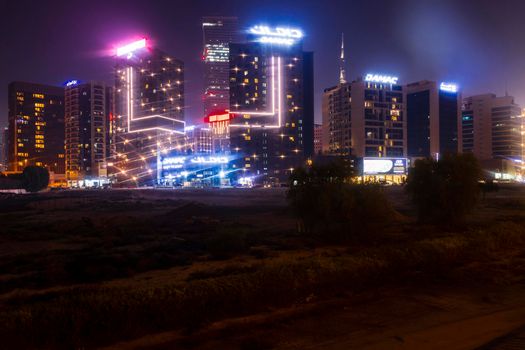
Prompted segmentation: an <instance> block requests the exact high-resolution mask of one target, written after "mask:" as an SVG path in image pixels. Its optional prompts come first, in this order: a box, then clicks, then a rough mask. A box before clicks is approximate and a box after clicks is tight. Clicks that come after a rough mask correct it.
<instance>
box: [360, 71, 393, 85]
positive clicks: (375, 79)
mask: <svg viewBox="0 0 525 350" xmlns="http://www.w3.org/2000/svg"><path fill="white" fill-rule="evenodd" d="M397 80H398V77H395V76H391V75H381V74H371V73H369V74H367V75H366V76H365V81H368V82H371V83H382V84H397Z"/></svg>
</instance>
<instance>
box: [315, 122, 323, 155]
mask: <svg viewBox="0 0 525 350" xmlns="http://www.w3.org/2000/svg"><path fill="white" fill-rule="evenodd" d="M322 151H323V125H322V124H315V125H314V154H319V153H321V152H322Z"/></svg>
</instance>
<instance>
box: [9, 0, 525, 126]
mask: <svg viewBox="0 0 525 350" xmlns="http://www.w3.org/2000/svg"><path fill="white" fill-rule="evenodd" d="M119 4H120V5H119ZM125 4H126V6H125V7H124V6H123V5H124V3H120V2H110V3H107V2H104V3H101V2H97V3H93V4H92V5H80V4H70V3H67V2H63V1H53V2H50V3H49V4H48V8H47V9H48V10H50V11H46V13H47V15H46V17H45V18H44V17H40V16H38V13H37V9H36V8H32V7H31V6H30V5H29V3H24V2H23V1H22V2H17V3H16V4H15V3H9V4H7V3H6V4H5V7H6V10H5V11H2V12H3V13H4V14H7V13H9V14H10V16H9V17H8V18H2V25H3V26H4V28H5V29H4V32H5V33H8V35H7V39H6V40H5V44H4V45H5V50H3V52H4V55H3V59H2V72H3V74H2V75H1V78H0V79H1V80H0V84H1V85H2V86H3V89H4V93H2V94H0V126H5V125H6V122H7V84H8V83H9V82H11V81H29V82H35V83H42V84H51V85H57V86H60V85H61V84H63V83H64V82H65V81H67V80H69V79H80V80H82V81H89V80H103V81H106V82H109V83H111V80H112V79H111V78H112V74H111V68H112V62H113V58H112V57H111V49H112V48H113V47H114V46H116V45H117V44H118V43H120V42H122V41H126V40H127V39H129V38H131V37H133V36H136V35H141V36H142V35H144V36H146V37H148V39H150V40H151V41H152V42H153V44H154V45H155V46H157V47H159V48H161V49H163V50H164V51H166V52H168V53H169V54H171V55H174V56H176V57H178V58H180V59H182V60H183V61H184V62H185V64H186V66H187V74H186V86H187V89H186V91H187V103H186V106H185V107H186V115H187V116H188V120H189V121H193V122H201V121H202V117H203V115H202V93H203V90H204V77H203V76H204V65H203V64H202V61H201V57H200V56H201V53H202V52H201V51H202V31H201V24H202V23H201V21H202V17H203V16H209V15H220V16H236V17H238V18H239V27H240V28H243V29H246V28H247V27H248V26H250V25H254V24H260V23H269V24H272V25H283V24H284V25H291V26H295V27H299V28H301V29H302V30H303V32H304V33H305V38H304V43H305V44H304V47H305V49H306V50H311V51H314V54H315V70H314V71H315V119H316V121H317V122H319V121H320V120H321V95H322V91H323V89H324V88H326V87H329V86H333V85H335V84H336V83H337V81H338V68H337V67H338V60H339V47H340V36H341V33H342V32H344V33H345V50H346V56H347V57H346V76H347V79H348V80H349V81H351V80H353V79H355V78H356V77H358V76H361V75H364V74H366V73H367V72H370V71H373V72H379V73H389V74H394V75H397V76H399V77H400V83H401V84H407V83H411V82H414V81H418V80H422V79H428V80H437V81H453V82H456V83H458V84H459V86H460V88H461V89H462V90H463V96H464V97H467V96H470V95H474V94H481V93H495V94H496V95H504V94H505V92H506V91H508V93H509V94H510V95H513V96H515V97H516V101H517V103H521V104H523V103H524V102H525V79H519V77H522V76H525V65H524V64H523V62H521V61H520V59H519V58H520V57H523V53H524V50H525V47H523V46H520V45H519V43H520V42H522V41H520V40H519V39H520V37H523V35H524V34H523V33H525V30H523V29H524V28H523V27H524V26H525V24H524V23H523V22H522V21H521V22H520V21H519V20H518V19H519V13H520V11H519V9H520V8H523V6H524V5H523V4H521V3H520V2H519V1H514V0H507V1H503V2H499V3H498V4H495V3H494V2H490V1H476V2H474V1H470V0H469V1H461V2H460V3H456V2H453V1H442V2H439V4H438V3H434V4H432V5H430V6H423V5H420V4H419V3H418V2H416V1H401V2H398V3H396V4H395V5H394V4H390V3H388V2H387V1H380V2H375V3H374V4H365V3H359V2H352V3H349V4H346V3H344V2H338V1H332V2H330V3H329V5H330V6H326V5H325V6H322V5H320V4H318V3H315V2H297V1H288V2H279V3H278V2H273V1H267V2H265V3H264V4H257V5H253V4H248V3H242V2H237V1H232V2H229V3H228V4H221V5H217V4H214V3H212V2H209V1H202V2H200V3H198V4H195V5H192V6H187V7H186V8H182V9H181V6H180V5H179V6H177V5H176V4H172V3H163V2H160V1H159V2H155V3H154V4H153V5H150V4H142V3H140V2H138V1H136V2H134V1H132V2H126V3H125ZM472 5H474V6H476V7H478V8H480V9H483V10H484V11H477V12H475V13H474V12H471V11H470V10H469V9H470V6H472ZM22 8H23V9H24V10H23V11H22V10H21V9H22ZM175 8H176V9H177V10H178V11H171V10H172V9H175ZM95 9H97V11H94V10H95ZM321 9H323V12H321V11H320V10H321ZM165 10H166V11H165ZM78 13H82V17H81V18H77V14H78ZM318 13H323V15H322V16H318ZM340 13H342V14H340ZM166 14H169V16H168V15H166ZM345 14H348V15H345ZM363 14H364V16H363ZM22 15H23V16H24V17H21V16H22ZM512 18H516V20H512ZM29 20H30V21H31V23H34V27H29V26H16V31H15V30H14V28H15V25H16V24H17V23H22V22H21V21H29ZM91 27H93V28H96V29H95V30H93V29H91ZM33 28H43V30H38V31H35V30H34V29H33ZM63 28H68V30H62V29H63ZM363 31H366V32H367V35H363ZM79 38H81V39H83V40H79ZM429 42H431V43H432V45H430V44H429ZM28 43H30V44H29V45H28Z"/></svg>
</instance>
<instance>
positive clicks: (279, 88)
mask: <svg viewBox="0 0 525 350" xmlns="http://www.w3.org/2000/svg"><path fill="white" fill-rule="evenodd" d="M274 58H275V57H272V69H271V72H272V79H271V81H272V112H250V111H236V112H235V111H234V112H230V113H231V114H249V115H268V116H275V110H276V108H275V90H276V89H275V64H274V62H275V60H274ZM277 75H278V83H277V94H278V95H279V96H278V97H277V100H278V108H277V125H275V124H274V125H261V124H230V127H238V128H263V127H264V128H269V129H272V128H280V127H281V125H282V124H281V123H282V90H283V89H282V79H281V57H277Z"/></svg>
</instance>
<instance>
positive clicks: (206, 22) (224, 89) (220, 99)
mask: <svg viewBox="0 0 525 350" xmlns="http://www.w3.org/2000/svg"><path fill="white" fill-rule="evenodd" d="M202 38H203V53H202V60H203V61H204V115H208V114H210V113H212V112H215V111H216V110H221V109H228V108H229V107H230V95H229V89H230V87H229V82H228V78H229V63H228V61H229V44H230V43H232V42H238V41H239V33H238V29H237V18H236V17H204V18H203V19H202Z"/></svg>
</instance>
